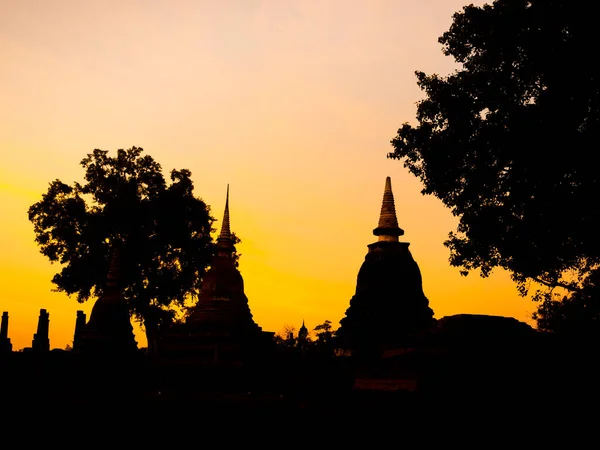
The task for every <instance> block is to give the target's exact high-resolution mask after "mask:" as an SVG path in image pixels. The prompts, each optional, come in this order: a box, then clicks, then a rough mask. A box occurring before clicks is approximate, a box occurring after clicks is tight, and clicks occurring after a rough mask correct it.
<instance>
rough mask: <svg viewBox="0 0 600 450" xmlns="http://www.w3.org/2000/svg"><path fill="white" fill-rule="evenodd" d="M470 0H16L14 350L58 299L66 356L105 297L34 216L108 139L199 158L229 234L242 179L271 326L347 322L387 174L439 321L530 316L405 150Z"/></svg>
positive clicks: (9, 278) (57, 338) (3, 119)
mask: <svg viewBox="0 0 600 450" xmlns="http://www.w3.org/2000/svg"><path fill="white" fill-rule="evenodd" d="M467 3H471V2H462V1H458V0H420V1H419V0H405V1H396V0H388V1H386V0H379V1H371V0H369V1H367V0H365V1H357V2H352V3H348V2H342V1H326V2H322V1H317V0H307V1H303V2H291V1H286V0H278V1H259V0H237V1H236V0H231V1H227V2H202V1H199V2H197V1H187V0H174V1H166V0H152V1H143V2H142V1H135V0H120V1H116V0H103V1H93V0H92V1H89V2H79V1H75V0H56V1H53V2H47V1H43V0H31V1H27V2H2V1H1V0H0V10H1V11H2V13H1V14H0V54H2V55H3V56H2V70H1V71H0V98H2V107H1V108H0V163H1V164H0V218H1V223H2V233H0V248H1V249H2V253H1V257H0V310H1V311H8V312H9V337H10V338H11V341H12V343H13V348H14V349H21V348H23V347H28V346H30V345H31V340H32V337H33V333H35V331H36V327H37V320H38V315H39V309H40V308H45V309H47V310H48V311H49V313H50V344H51V347H52V348H64V347H65V346H66V345H67V344H69V345H70V344H72V339H73V332H74V326H75V319H76V311H77V310H78V309H82V310H84V311H85V312H86V313H88V314H89V312H90V311H91V307H92V303H91V302H89V303H86V304H83V305H81V304H78V303H77V302H76V301H75V299H73V298H68V297H67V296H66V295H64V294H61V293H56V292H52V289H53V286H52V284H51V279H52V276H53V274H54V273H56V272H57V271H58V270H59V267H58V266H56V265H52V264H50V263H49V262H48V261H47V260H46V259H45V257H43V256H42V255H41V254H40V253H39V250H38V248H37V246H36V244H35V242H34V238H35V236H34V234H33V227H32V225H31V223H30V222H29V221H28V218H27V209H28V208H29V206H30V205H31V204H33V203H35V202H36V201H39V200H40V199H41V196H42V194H43V193H45V192H46V189H47V186H48V183H49V182H50V181H52V180H54V179H60V180H62V181H63V182H65V183H69V184H70V183H72V182H73V181H78V180H81V177H82V175H83V171H82V168H81V166H80V165H79V162H80V161H81V159H82V158H83V157H85V155H86V154H87V153H89V152H91V151H92V150H93V149H95V148H100V149H105V150H109V151H110V152H115V151H116V150H117V149H118V148H129V147H131V146H134V145H135V146H139V147H142V148H144V150H145V153H146V154H149V155H151V156H152V157H153V158H154V159H155V160H156V161H157V162H159V163H160V164H161V165H162V167H163V169H164V171H165V174H166V175H168V172H169V171H170V170H172V169H174V168H177V169H181V168H187V169H190V170H191V172H192V179H193V180H194V184H195V192H196V195H197V196H198V197H200V198H202V199H203V200H204V201H205V202H206V203H207V204H209V205H210V206H211V208H212V213H213V215H214V216H215V217H216V218H218V219H219V222H217V224H216V225H217V227H219V226H220V219H221V218H222V214H223V207H224V203H225V191H226V186H227V184H228V183H229V185H230V213H231V229H232V231H234V232H235V233H236V234H237V235H238V236H239V237H240V238H241V239H242V243H241V244H240V245H239V246H238V251H239V252H240V253H241V254H242V257H241V260H240V270H241V273H242V275H243V277H244V282H245V289H246V295H247V296H248V299H249V303H250V308H251V311H252V314H253V316H254V319H255V321H256V322H257V323H258V324H259V325H260V326H261V327H262V328H263V329H265V330H270V331H279V330H281V329H282V328H283V326H284V325H291V326H295V327H299V326H300V325H301V324H302V321H303V320H304V321H305V323H306V326H307V327H308V328H310V329H312V328H314V326H316V325H318V324H319V323H322V322H323V321H324V320H331V321H332V323H333V324H334V326H337V325H338V322H339V320H340V319H341V318H342V317H343V316H344V313H345V310H346V308H347V307H348V305H349V301H350V298H351V297H352V295H353V293H354V289H355V283H356V276H357V274H358V270H359V268H360V265H361V264H362V261H363V260H364V257H365V254H366V252H367V245H368V244H369V243H371V242H374V241H375V240H376V239H377V238H376V237H375V236H373V234H372V230H373V229H374V228H375V227H376V225H377V220H378V217H379V210H380V207H381V200H382V195H383V188H384V184H385V177H386V176H390V177H391V179H392V188H393V192H394V196H395V201H396V210H397V214H398V221H399V223H400V226H401V227H402V228H403V229H404V230H405V236H403V238H402V240H404V241H407V242H410V243H411V245H410V250H411V252H412V254H413V256H414V258H415V260H416V261H417V263H418V264H419V266H420V268H421V272H422V275H423V287H424V291H425V294H426V295H427V297H428V298H429V300H430V305H431V307H432V308H433V310H434V312H435V316H436V317H437V318H440V317H443V316H445V315H450V314H458V313H483V314H499V315H506V316H512V317H515V318H517V319H519V320H523V321H526V322H528V323H530V324H531V323H532V322H531V320H530V317H531V312H532V311H533V310H534V309H535V305H534V304H532V303H531V301H529V300H527V299H523V298H521V297H519V296H518V294H517V291H516V288H515V286H514V284H513V283H512V282H511V281H510V279H509V277H508V276H507V275H506V274H505V273H503V272H498V273H495V274H493V275H492V276H491V277H490V278H488V279H481V278H480V277H479V276H478V274H472V275H469V276H468V277H461V276H460V275H459V273H458V269H456V268H451V267H450V266H449V264H448V250H447V249H446V248H445V247H444V246H443V241H444V240H445V239H446V237H447V234H448V232H449V231H452V230H454V228H455V226H456V218H454V217H453V216H452V215H451V214H450V212H449V211H448V210H447V209H446V208H444V206H443V205H442V204H441V202H439V201H438V200H437V199H435V198H432V197H424V196H422V195H421V193H420V190H421V185H420V183H419V182H418V180H416V179H415V178H414V177H413V176H412V175H410V174H409V173H407V171H406V170H405V169H404V168H403V166H402V163H401V162H398V161H393V160H389V159H386V154H387V153H388V152H389V151H390V150H391V146H390V143H389V141H390V139H392V138H393V137H394V136H395V134H396V130H397V129H398V128H399V127H400V125H401V124H402V123H403V122H413V123H414V120H415V112H416V106H415V103H416V102H417V101H419V100H420V99H421V98H423V93H422V92H421V91H420V90H419V89H418V87H417V85H416V78H415V76H414V71H415V70H423V71H425V72H426V73H434V72H435V73H440V74H447V73H449V72H451V71H452V70H453V69H454V63H453V61H451V60H450V59H449V58H447V57H444V56H443V55H442V53H441V48H440V46H439V44H438V42H437V38H438V37H439V36H440V35H441V34H442V33H443V32H444V31H446V30H447V29H448V27H449V26H450V24H451V20H452V17H451V16H452V14H453V13H454V12H456V11H458V10H460V9H461V8H462V6H463V5H465V4H467ZM475 3H476V4H483V3H484V2H475ZM135 330H136V338H137V340H138V343H139V344H140V346H145V345H146V340H145V337H144V335H143V333H142V332H141V330H140V329H139V326H137V324H136V325H135Z"/></svg>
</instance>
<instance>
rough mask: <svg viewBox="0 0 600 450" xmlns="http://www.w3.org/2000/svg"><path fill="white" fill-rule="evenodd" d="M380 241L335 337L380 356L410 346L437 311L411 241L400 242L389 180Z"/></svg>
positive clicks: (374, 245) (364, 267)
mask: <svg viewBox="0 0 600 450" xmlns="http://www.w3.org/2000/svg"><path fill="white" fill-rule="evenodd" d="M373 234H374V235H375V236H377V237H378V240H377V242H374V243H372V244H369V245H368V248H369V251H368V253H367V255H366V257H365V260H364V262H363V264H362V266H361V267H360V270H359V272H358V277H357V282H356V292H355V294H354V296H353V297H352V299H351V300H350V306H349V307H348V309H347V310H346V316H345V317H344V318H343V319H342V320H341V321H340V328H339V329H338V331H337V332H336V335H337V336H338V341H339V342H340V344H341V346H343V347H346V348H347V349H350V350H353V351H354V352H356V353H357V354H358V353H361V352H364V353H369V354H373V353H380V352H381V351H383V350H386V349H391V348H396V347H399V346H404V345H407V344H408V343H409V342H410V339H411V336H414V335H415V334H416V333H418V332H421V331H424V330H426V329H427V328H429V327H430V326H431V325H432V324H433V322H434V319H433V311H432V310H431V308H430V307H429V300H428V299H427V297H426V296H425V294H424V293H423V286H422V279H421V271H420V269H419V266H418V265H417V263H416V261H415V260H414V258H413V256H412V254H411V252H410V250H409V249H408V247H409V245H410V244H409V243H408V242H400V241H399V237H400V236H402V235H404V230H403V229H402V228H400V227H399V226H398V219H397V217H396V207H395V204H394V194H393V193H392V181H391V178H390V177H387V178H386V180H385V189H384V192H383V202H382V205H381V213H380V216H379V223H378V225H377V228H375V229H374V230H373Z"/></svg>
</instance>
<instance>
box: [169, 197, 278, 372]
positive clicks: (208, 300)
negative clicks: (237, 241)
mask: <svg viewBox="0 0 600 450" xmlns="http://www.w3.org/2000/svg"><path fill="white" fill-rule="evenodd" d="M273 335H274V333H272V332H266V331H263V330H262V328H261V327H259V326H258V325H257V324H256V323H255V322H254V320H253V318H252V313H251V312H250V307H249V305H248V298H247V297H246V294H245V293H244V280H243V278H242V274H241V273H240V271H239V270H238V268H237V258H236V248H235V245H234V236H233V235H232V233H231V230H230V223H229V185H228V186H227V197H226V200H225V212H224V214H223V223H222V225H221V232H220V234H219V237H218V239H217V243H216V252H215V254H214V256H213V259H212V262H211V266H210V268H209V270H208V271H207V272H206V274H205V275H204V279H203V281H202V286H201V291H200V294H199V296H198V302H197V303H196V305H195V306H194V308H193V309H192V311H191V312H190V314H189V315H188V317H187V319H186V321H185V323H183V324H179V325H175V326H173V327H172V329H171V330H169V331H167V332H166V333H165V334H164V336H163V337H162V338H161V344H160V350H159V351H160V354H161V356H162V357H166V358H167V359H174V360H178V361H179V362H188V363H191V364H202V365H212V366H233V367H238V366H242V365H243V364H244V363H245V362H247V361H248V360H249V359H252V358H253V357H256V356H257V355H261V354H262V353H263V350H265V349H266V348H267V349H268V347H269V346H270V345H272V344H273V342H274V341H273Z"/></svg>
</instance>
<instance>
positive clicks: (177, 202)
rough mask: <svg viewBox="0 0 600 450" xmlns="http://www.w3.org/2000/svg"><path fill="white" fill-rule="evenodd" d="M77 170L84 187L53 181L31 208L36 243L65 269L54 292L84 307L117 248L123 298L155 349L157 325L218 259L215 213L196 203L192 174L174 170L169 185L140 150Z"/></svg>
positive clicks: (100, 154) (101, 156) (94, 156)
mask: <svg viewBox="0 0 600 450" xmlns="http://www.w3.org/2000/svg"><path fill="white" fill-rule="evenodd" d="M80 164H81V166H82V167H83V168H84V170H85V176H84V179H85V183H83V184H81V183H78V182H75V183H73V184H72V185H68V184H65V183H63V182H62V181H60V180H58V179H57V180H54V181H52V182H51V183H50V186H49V187H48V191H47V192H46V193H45V194H44V195H43V196H42V200H41V201H39V202H37V203H35V204H33V205H32V206H31V207H30V208H29V212H28V213H29V220H30V221H31V222H32V223H33V226H34V231H35V235H36V242H37V243H38V245H39V248H40V252H41V253H42V254H43V255H45V256H47V257H48V259H49V260H50V261H51V262H53V263H54V262H57V263H59V264H60V265H61V266H62V268H61V270H60V271H59V272H58V273H56V274H55V275H54V277H53V278H52V282H53V283H54V285H55V286H56V290H57V291H60V292H65V293H67V294H68V295H76V298H77V301H79V302H85V301H86V300H88V299H89V298H96V297H99V296H101V295H102V292H103V289H104V287H105V283H106V281H107V272H108V266H109V262H110V257H111V252H112V249H113V248H114V246H115V245H118V246H119V247H120V249H121V252H120V254H121V255H122V257H123V261H122V267H123V273H122V280H121V283H122V289H123V294H124V296H125V298H126V300H127V302H128V304H129V308H130V311H131V314H132V316H133V317H134V318H135V319H137V320H138V321H139V322H140V323H141V324H142V325H143V326H144V327H145V329H146V334H147V336H148V345H149V346H151V345H152V340H153V339H154V337H155V334H154V333H156V332H157V330H158V327H159V326H160V324H161V323H164V322H165V321H170V320H172V318H173V317H174V316H175V311H176V309H177V307H178V306H184V305H185V304H186V300H188V299H190V298H193V297H194V296H195V295H196V293H197V291H198V289H199V287H200V282H201V280H202V277H203V275H204V272H205V270H206V267H207V266H208V264H209V263H210V258H211V256H212V252H213V242H212V238H211V236H210V233H211V231H212V230H211V227H212V224H213V221H214V219H213V217H212V216H211V215H210V207H209V206H208V205H206V204H205V203H204V202H203V201H202V200H201V199H199V198H197V197H195V196H194V185H193V183H192V180H191V172H190V171H189V170H187V169H182V170H172V171H171V173H170V183H167V182H166V180H165V178H164V176H163V174H162V169H161V166H160V164H158V163H157V162H156V161H155V160H154V159H153V158H152V157H151V156H149V155H144V154H143V149H142V148H139V147H132V148H130V149H127V150H123V149H119V150H118V151H117V154H116V156H114V157H111V156H109V155H108V151H106V150H98V149H96V150H94V151H93V153H90V154H88V155H87V156H86V157H85V158H84V159H83V160H82V161H81V163H80Z"/></svg>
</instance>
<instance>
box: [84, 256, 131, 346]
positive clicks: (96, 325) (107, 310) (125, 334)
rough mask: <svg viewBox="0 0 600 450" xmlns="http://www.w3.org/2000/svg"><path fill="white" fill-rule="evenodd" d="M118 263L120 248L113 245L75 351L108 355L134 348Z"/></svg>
mask: <svg viewBox="0 0 600 450" xmlns="http://www.w3.org/2000/svg"><path fill="white" fill-rule="evenodd" d="M121 264H122V255H121V248H120V247H119V246H115V247H114V248H113V251H112V255H111V261H110V266H109V269H108V277H107V282H106V286H105V288H104V292H103V294H102V295H101V296H100V297H99V298H98V299H97V300H96V303H94V306H93V308H92V312H91V314H90V320H89V321H88V323H86V324H85V326H84V327H83V330H81V332H80V335H79V336H78V337H79V339H78V340H77V339H76V340H74V342H73V350H74V351H80V352H83V353H87V354H90V353H93V354H107V355H120V354H128V353H132V352H135V351H137V342H136V341H135V336H134V334H133V327H132V325H131V319H130V317H129V308H128V305H127V301H126V300H125V298H124V296H123V292H122V291H121V289H122V288H121ZM83 317H85V316H83Z"/></svg>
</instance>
